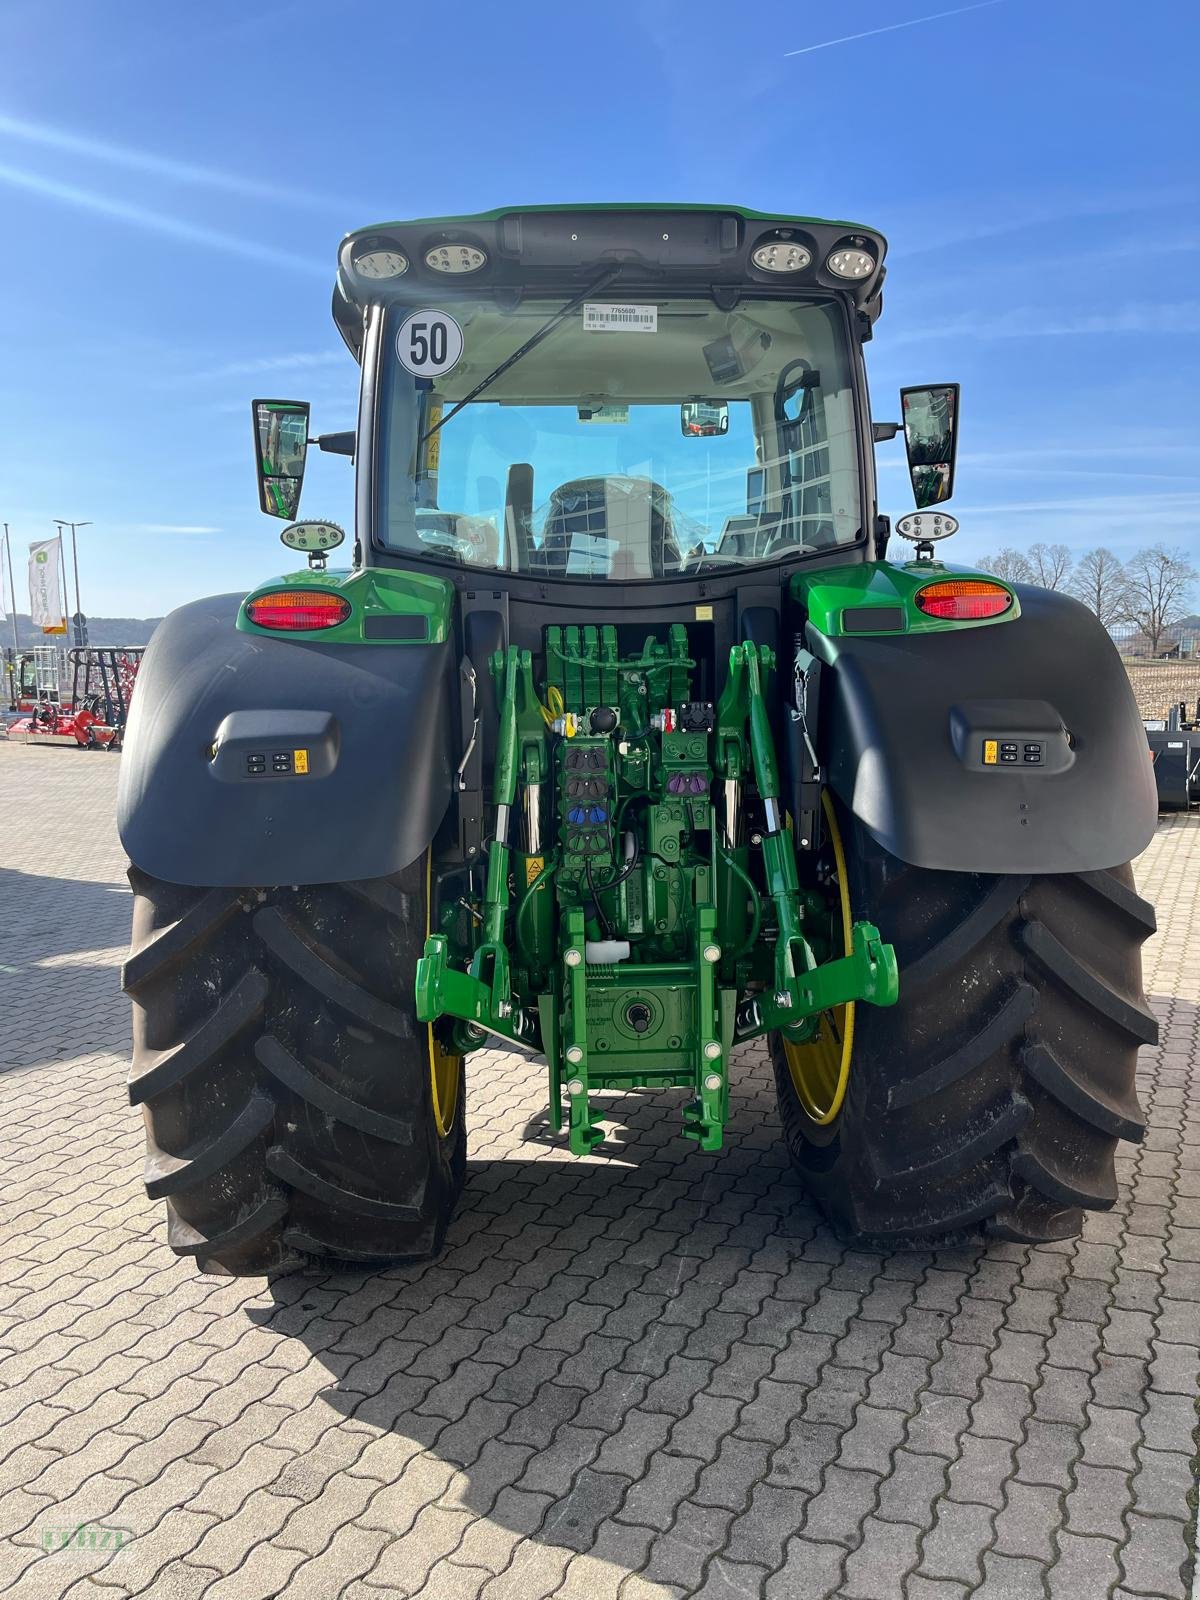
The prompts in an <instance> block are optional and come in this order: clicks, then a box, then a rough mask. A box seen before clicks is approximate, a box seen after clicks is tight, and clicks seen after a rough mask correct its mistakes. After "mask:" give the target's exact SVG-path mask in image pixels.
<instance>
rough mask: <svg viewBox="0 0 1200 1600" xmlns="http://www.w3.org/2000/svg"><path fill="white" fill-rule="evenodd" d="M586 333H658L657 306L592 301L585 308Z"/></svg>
mask: <svg viewBox="0 0 1200 1600" xmlns="http://www.w3.org/2000/svg"><path fill="white" fill-rule="evenodd" d="M583 331H584V332H585V333H657V332H658V307H657V306H614V305H601V304H599V303H597V302H596V301H592V302H590V303H588V304H585V305H584V308H583Z"/></svg>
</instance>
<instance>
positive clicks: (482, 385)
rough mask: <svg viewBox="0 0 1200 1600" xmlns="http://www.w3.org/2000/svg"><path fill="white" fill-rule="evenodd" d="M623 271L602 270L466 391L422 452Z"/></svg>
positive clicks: (437, 425)
mask: <svg viewBox="0 0 1200 1600" xmlns="http://www.w3.org/2000/svg"><path fill="white" fill-rule="evenodd" d="M620 272H621V268H620V267H619V266H615V267H610V268H609V269H608V271H607V272H604V273H602V274H601V275H600V277H598V278H597V279H596V281H595V283H589V284H588V286H587V288H586V289H581V290H580V291H579V293H578V294H577V295H576V296H575V298H574V299H573V300H568V301H567V303H566V305H565V306H563V307H562V308H561V309H560V310H558V311H556V312H555V313H554V315H553V316H552V317H551V318H550V320H549V322H544V323H543V324H542V326H541V327H540V328H539V329H538V330H537V332H536V333H533V334H531V335H530V336H529V338H528V339H526V341H525V343H524V344H523V345H522V346H521V347H520V349H519V350H514V351H513V353H512V355H511V356H508V357H506V358H505V360H503V361H502V362H501V363H500V365H499V366H498V367H496V368H494V370H493V371H491V372H489V373H488V375H487V377H486V378H483V379H481V380H480V382H479V383H477V384H476V385H475V387H474V388H473V389H472V390H471V392H470V393H469V394H465V395H464V396H463V397H462V399H461V400H459V401H458V402H457V404H456V405H453V406H451V407H450V409H449V411H447V412H446V414H445V416H444V417H441V418H440V419H439V420H438V421H437V422H435V423H434V425H433V427H432V428H427V429H426V431H425V432H424V433H423V434H422V435H421V437H420V439H419V440H418V442H417V449H418V451H419V450H420V448H421V446H422V445H423V444H424V443H425V441H426V440H427V439H432V438H433V436H434V434H435V433H437V432H439V431H440V430H441V429H442V428H444V427H445V426H446V424H447V423H448V422H449V421H450V418H451V417H456V416H457V415H458V413H459V412H460V411H461V410H462V408H463V407H464V406H469V405H470V404H471V401H472V400H478V399H479V396H480V395H481V394H482V393H483V391H484V390H485V389H490V388H491V386H492V384H494V383H495V381H496V379H497V378H501V377H503V376H504V374H505V373H506V372H507V371H508V369H509V368H510V367H515V366H516V364H517V362H518V361H520V360H521V359H522V357H524V356H527V355H528V354H529V352H530V351H531V350H533V349H534V348H536V346H537V345H539V344H541V342H542V340H543V339H546V338H548V337H549V336H550V334H552V333H553V332H554V330H555V328H557V327H558V326H559V324H560V323H562V322H565V321H566V319H567V318H568V317H569V316H570V315H571V313H572V311H575V310H577V309H578V307H579V306H581V305H582V304H583V302H584V301H585V300H587V299H589V298H590V297H591V296H592V295H594V294H599V292H600V290H601V289H606V288H607V287H608V285H609V284H610V283H611V282H612V281H613V279H614V278H616V277H618V276H619V275H620Z"/></svg>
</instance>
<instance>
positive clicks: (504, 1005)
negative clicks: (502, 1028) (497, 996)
mask: <svg viewBox="0 0 1200 1600" xmlns="http://www.w3.org/2000/svg"><path fill="white" fill-rule="evenodd" d="M512 1009H513V1008H512V1001H511V1000H497V1001H496V1015H497V1016H498V1017H511V1016H512Z"/></svg>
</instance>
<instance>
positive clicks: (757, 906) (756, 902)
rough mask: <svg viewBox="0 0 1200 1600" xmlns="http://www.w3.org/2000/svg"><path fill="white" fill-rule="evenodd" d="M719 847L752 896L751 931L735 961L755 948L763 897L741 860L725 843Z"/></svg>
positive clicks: (724, 860)
mask: <svg viewBox="0 0 1200 1600" xmlns="http://www.w3.org/2000/svg"><path fill="white" fill-rule="evenodd" d="M717 849H718V850H719V852H720V855H721V860H722V861H723V862H724V863H725V865H726V866H727V867H728V868H729V870H730V872H732V873H733V874H734V875H735V876H736V877H738V878H740V879H741V880H742V882H743V883H744V884H745V885H746V891H747V893H748V894H749V896H750V911H751V922H750V932H749V933H748V934H747V935H746V937H745V939H743V941H742V943H741V945H740V946H739V947H738V949H737V951H736V952H735V954H734V957H733V959H734V960H735V961H740V960H741V959H742V957H743V956H744V955H745V954H746V953H747V952H748V951H750V950H753V948H754V945H755V942H756V941H757V939H758V933H759V929H760V928H761V927H762V898H761V896H760V895H759V892H758V890H757V889H756V888H755V887H754V881H753V879H752V878H751V877H750V874H749V873H748V872H747V871H746V869H745V867H743V866H742V864H741V862H740V861H738V860H737V858H736V857H735V856H731V855H730V854H729V852H728V851H727V850H726V849H725V848H724V846H723V845H718V846H717Z"/></svg>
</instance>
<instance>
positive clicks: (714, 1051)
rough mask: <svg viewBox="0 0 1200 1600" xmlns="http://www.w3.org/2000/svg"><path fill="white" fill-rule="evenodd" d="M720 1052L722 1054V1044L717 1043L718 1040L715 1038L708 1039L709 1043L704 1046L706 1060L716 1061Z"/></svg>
mask: <svg viewBox="0 0 1200 1600" xmlns="http://www.w3.org/2000/svg"><path fill="white" fill-rule="evenodd" d="M720 1054H721V1046H720V1045H719V1044H718V1043H717V1041H716V1040H715V1039H710V1040H709V1041H708V1043H707V1044H706V1045H705V1046H704V1059H705V1060H706V1061H716V1060H717V1059H718V1058H719V1056H720Z"/></svg>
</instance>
